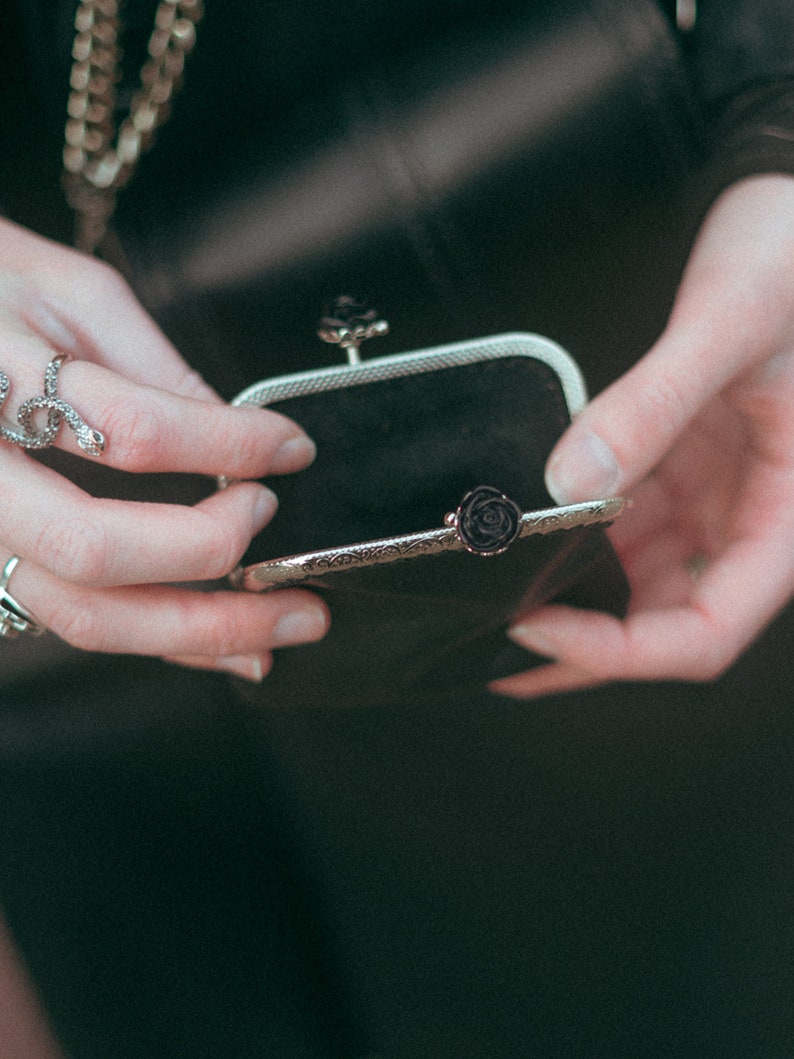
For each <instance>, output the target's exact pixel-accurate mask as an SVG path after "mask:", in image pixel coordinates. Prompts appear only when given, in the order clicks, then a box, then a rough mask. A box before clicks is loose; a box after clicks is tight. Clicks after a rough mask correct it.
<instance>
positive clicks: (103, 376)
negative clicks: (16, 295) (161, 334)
mask: <svg viewBox="0 0 794 1059" xmlns="http://www.w3.org/2000/svg"><path fill="white" fill-rule="evenodd" d="M51 357H52V351H51V350H47V349H46V348H45V347H44V346H43V345H42V344H41V342H40V341H39V340H38V339H37V338H35V337H30V336H28V337H27V338H25V337H24V336H23V337H20V338H19V339H14V338H13V337H12V336H10V335H9V334H8V333H5V332H4V333H2V334H0V368H2V369H3V370H4V371H5V373H6V375H8V377H9V379H10V381H11V385H12V387H13V391H12V392H11V393H9V397H8V398H7V400H6V404H7V405H8V406H10V405H11V403H12V398H13V402H15V403H16V404H17V405H18V404H21V403H22V402H23V401H24V400H25V399H27V398H29V397H33V396H39V395H41V394H43V392H44V381H43V380H44V372H45V369H46V367H47V364H48V363H49V361H50V359H51ZM58 396H59V397H60V398H62V399H63V400H65V401H66V402H67V403H68V404H70V405H71V406H72V407H73V408H74V409H75V410H76V411H77V412H78V414H79V415H80V416H81V417H82V419H83V420H84V421H85V422H86V423H87V424H88V425H89V426H90V427H92V428H94V429H96V430H99V431H100V432H101V433H102V434H103V435H104V438H105V450H104V453H103V462H104V463H107V464H109V465H110V466H112V467H117V468H119V469H122V470H126V471H131V472H137V473H143V472H157V471H182V472H187V473H200V474H206V475H228V476H229V477H233V478H256V477H262V476H263V475H265V474H269V473H272V474H281V473H288V472H293V471H298V470H301V469H302V468H304V467H306V466H308V464H309V463H311V461H312V460H313V459H314V455H315V448H314V444H313V443H312V442H311V440H310V439H309V438H308V437H307V436H306V434H305V433H304V431H303V430H301V428H300V427H299V426H298V425H297V424H295V423H293V422H292V420H290V419H287V418H286V417H285V416H282V415H279V414H278V413H277V412H271V411H269V410H266V409H259V408H232V407H230V406H228V405H224V404H218V403H216V402H215V401H206V400H197V399H195V398H192V397H182V396H179V395H177V394H174V393H170V392H169V391H168V390H166V389H163V388H161V387H160V386H159V385H158V386H152V385H143V384H140V383H136V382H131V381H130V380H129V379H126V378H123V377H122V376H120V375H118V374H116V373H115V372H113V371H109V370H108V369H107V368H103V367H98V366H97V365H95V364H90V363H87V362H85V361H68V362H66V363H65V364H63V365H62V367H61V369H60V372H59V375H58ZM3 411H4V415H5V416H6V418H8V417H9V415H10V407H7V408H5V409H4V410H3ZM39 414H40V415H41V416H42V417H46V412H44V411H43V410H42V411H41V412H40V413H39ZM42 422H44V418H42ZM57 444H58V446H59V447H61V448H65V449H67V450H70V451H73V452H75V453H79V452H80V449H79V447H78V443H77V439H76V437H75V435H74V433H73V432H72V431H71V430H69V429H67V428H66V423H65V422H64V423H63V424H62V429H61V432H60V435H59V437H58V441H57Z"/></svg>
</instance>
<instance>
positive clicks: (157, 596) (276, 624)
mask: <svg viewBox="0 0 794 1059" xmlns="http://www.w3.org/2000/svg"><path fill="white" fill-rule="evenodd" d="M13 594H14V598H15V599H17V600H18V601H19V602H20V603H21V604H22V605H23V606H25V607H26V608H28V609H29V610H30V611H31V613H33V614H35V615H36V617H37V618H38V619H39V620H40V621H41V622H42V623H43V624H44V625H45V626H46V627H47V628H49V629H51V630H52V631H53V632H54V633H56V634H57V635H58V636H59V637H61V638H62V639H63V640H65V641H66V642H67V643H69V644H71V645H72V646H74V647H78V648H82V649H83V650H87V651H99V652H110V653H122V654H141V655H151V656H163V657H170V658H184V657H192V658H205V659H210V658H214V659H223V658H232V657H235V656H237V657H239V656H241V655H261V654H265V653H267V652H269V651H270V650H272V649H274V648H277V647H288V646H292V645H295V644H299V643H308V642H313V641H315V640H319V639H321V638H322V636H324V635H325V632H326V631H327V628H328V624H329V616H328V611H327V608H326V607H325V605H324V604H323V603H322V601H321V600H319V599H318V598H317V597H315V596H313V595H312V594H311V593H309V592H303V591H298V590H293V589H285V590H283V591H279V592H272V593H268V594H266V595H259V594H252V593H246V592H215V593H205V592H197V591H193V590H190V589H183V588H173V587H170V586H152V587H145V586H132V587H129V586H128V587H123V588H113V589H98V588H86V587H83V586H75V585H68V584H66V583H65V582H63V581H60V580H59V579H58V578H57V577H55V576H53V575H52V574H50V573H48V572H47V571H45V570H42V569H41V568H40V567H37V566H36V565H34V564H33V563H32V562H30V561H29V560H27V559H25V560H22V561H21V562H20V563H19V565H18V566H17V568H16V570H15V571H14V582H13Z"/></svg>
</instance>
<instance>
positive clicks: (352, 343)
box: [317, 294, 389, 364]
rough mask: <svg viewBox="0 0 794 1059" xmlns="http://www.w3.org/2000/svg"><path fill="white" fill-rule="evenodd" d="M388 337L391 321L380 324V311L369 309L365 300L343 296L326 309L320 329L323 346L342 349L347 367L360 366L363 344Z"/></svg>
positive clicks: (319, 333)
mask: <svg viewBox="0 0 794 1059" xmlns="http://www.w3.org/2000/svg"><path fill="white" fill-rule="evenodd" d="M388 333H389V324H388V321H387V320H381V318H380V316H379V314H378V310H377V309H373V308H372V307H371V306H369V305H367V303H366V302H365V301H364V300H363V299H362V298H354V297H352V296H351V295H349V294H341V295H340V296H339V297H338V298H335V299H334V300H333V301H332V302H331V303H330V304H329V305H326V307H325V315H324V316H323V318H322V319H321V320H320V323H319V325H318V329H317V335H318V337H319V338H321V339H322V340H323V342H330V343H331V344H332V345H337V346H341V347H342V349H343V350H344V351H345V353H346V354H347V362H348V364H360V363H361V353H360V352H359V350H360V348H361V343H362V342H366V341H367V340H368V339H370V338H379V337H380V336H381V335H387V334H388Z"/></svg>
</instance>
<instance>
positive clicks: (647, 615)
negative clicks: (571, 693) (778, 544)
mask: <svg viewBox="0 0 794 1059" xmlns="http://www.w3.org/2000/svg"><path fill="white" fill-rule="evenodd" d="M790 566H791V564H790V563H786V562H785V561H784V563H783V564H782V565H781V562H780V550H779V548H778V549H777V554H776V555H775V554H773V553H772V550H770V551H768V552H767V554H766V555H765V556H764V555H762V554H760V553H759V548H758V544H757V542H753V541H743V542H741V543H740V544H738V545H736V546H734V547H733V548H731V549H730V550H729V551H728V552H727V553H726V554H724V555H723V556H721V557H720V559H719V561H718V562H715V563H714V564H713V565H712V566H711V567H710V568H709V569H707V570H706V572H705V573H704V574H703V575H702V577H700V579H699V580H698V581H697V582H696V584H694V585H693V587H692V593H691V595H690V598H689V600H688V602H687V603H685V604H682V605H679V606H672V607H663V606H659V607H658V608H657V609H650V608H648V609H643V610H640V611H638V612H636V613H633V614H630V615H629V617H628V618H627V619H626V620H625V621H619V620H618V619H617V618H613V617H611V616H610V615H607V614H601V613H593V612H589V611H580V610H575V609H573V608H568V607H562V606H550V607H546V608H543V609H542V610H540V611H538V612H536V613H535V614H533V615H531V616H530V617H529V618H528V619H526V620H524V621H521V622H519V623H518V624H517V625H516V626H514V627H513V628H512V629H511V636H512V637H513V639H515V641H516V642H517V643H519V644H521V646H523V647H525V648H527V649H528V650H531V651H534V652H536V653H538V654H541V655H544V656H546V657H549V658H554V659H556V660H557V662H559V663H561V664H563V665H565V666H568V667H572V668H574V669H577V670H580V671H582V672H586V673H589V674H590V675H591V677H592V679H593V680H594V681H608V680H712V679H714V678H715V677H718V676H720V675H721V674H722V673H724V672H725V671H726V669H728V667H729V666H730V665H731V664H732V663H733V661H734V660H735V659H736V658H737V656H738V655H739V654H740V653H741V651H742V650H743V649H744V648H745V647H746V646H747V644H748V643H749V642H750V641H751V640H752V639H753V638H754V637H755V636H756V635H757V634H758V632H759V631H760V630H761V629H762V628H763V627H764V626H765V625H766V624H767V623H768V622H769V621H770V620H771V619H772V618H773V617H774V615H775V614H776V613H777V612H778V611H779V610H780V609H781V608H782V607H783V606H784V605H785V603H786V602H787V600H788V598H789V597H790V595H791V590H792V583H794V572H792V570H791V568H790Z"/></svg>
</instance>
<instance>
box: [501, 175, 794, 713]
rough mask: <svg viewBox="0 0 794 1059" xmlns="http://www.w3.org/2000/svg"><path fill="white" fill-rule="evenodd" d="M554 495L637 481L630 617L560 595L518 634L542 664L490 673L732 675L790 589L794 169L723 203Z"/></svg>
mask: <svg viewBox="0 0 794 1059" xmlns="http://www.w3.org/2000/svg"><path fill="white" fill-rule="evenodd" d="M547 482H548V486H549V489H550V492H551V493H552V495H553V496H554V497H555V499H556V500H557V501H558V502H560V503H564V502H574V501H581V500H587V499H592V498H594V497H599V496H610V495H613V496H614V495H619V494H623V495H632V496H633V500H634V506H633V508H632V509H631V510H630V511H629V512H628V513H627V514H625V515H623V516H622V518H621V519H620V520H619V521H618V522H617V523H616V524H615V526H614V527H613V529H612V530H611V537H612V541H613V543H614V545H615V548H616V550H617V552H618V554H619V556H620V558H621V560H622V562H623V565H624V567H625V570H626V572H627V575H628V578H629V581H630V583H631V588H632V602H631V606H630V612H629V614H628V616H627V618H626V619H625V620H623V621H619V620H617V619H616V618H613V617H610V616H608V615H606V614H603V613H597V612H595V613H594V612H586V611H581V610H575V609H573V608H568V607H563V606H559V605H557V606H555V605H550V606H547V607H543V608H541V609H540V610H538V611H535V612H534V613H532V614H529V615H527V616H526V618H524V619H522V620H521V621H519V622H518V623H517V625H516V626H514V628H513V629H512V630H511V635H512V636H513V638H514V639H515V640H516V642H518V643H519V644H521V645H523V646H525V647H527V648H529V649H530V650H532V651H535V652H536V653H538V654H541V655H544V656H546V657H548V658H549V659H550V660H551V661H550V663H549V664H548V665H544V666H541V667H539V668H537V669H535V670H532V671H530V672H527V673H523V674H520V675H518V676H514V677H509V678H507V679H505V680H501V681H498V682H496V683H495V684H493V685H492V690H494V691H497V692H500V693H502V694H507V695H513V696H518V697H534V696H537V695H541V694H549V693H553V692H559V691H567V690H572V689H574V688H581V687H586V686H591V685H596V684H600V683H604V682H607V681H615V680H669V679H672V680H708V679H713V678H715V677H717V676H719V675H720V674H721V673H723V672H724V671H725V670H726V669H727V668H728V667H729V666H730V665H731V663H732V662H733V661H734V660H735V659H736V657H737V656H738V655H739V654H740V653H741V652H742V650H743V649H744V648H745V647H747V645H748V644H749V643H750V642H751V641H752V640H753V639H754V637H755V636H756V635H757V634H758V633H759V632H760V631H761V630H762V629H763V628H764V626H765V625H766V624H767V623H768V622H769V621H770V620H771V619H772V617H773V616H774V615H775V614H776V612H777V611H779V610H780V609H781V608H782V607H783V606H784V605H785V604H786V603H787V601H788V600H789V599H790V598H791V596H792V590H793V589H794V179H792V178H791V177H787V176H782V175H781V176H778V175H769V176H759V177H752V178H749V179H746V180H743V181H741V182H739V183H738V184H735V185H733V186H732V187H731V188H729V189H728V190H727V191H726V192H724V193H723V194H722V195H721V196H720V198H719V199H718V200H717V202H716V203H715V205H714V206H713V207H712V209H711V211H710V213H709V215H708V217H707V218H706V221H705V223H704V225H703V227H702V229H701V231H700V234H699V236H698V239H697V241H696V243H695V246H694V249H693V251H692V254H691V256H690V260H689V263H688V265H687V268H686V271H685V274H684V278H683V281H682V284H681V287H680V290H679V293H678V296H677V298H676V302H675V306H674V308H673V312H672V314H671V318H670V321H669V323H668V326H667V328H666V329H665V332H664V334H663V335H662V336H661V338H660V339H659V341H658V342H657V343H656V345H655V346H654V347H653V348H652V349H651V350H650V352H649V353H648V354H647V355H646V356H645V357H644V358H643V359H642V360H640V361H639V362H638V363H637V364H636V365H635V366H634V367H633V368H632V369H631V370H630V371H629V372H628V373H627V374H626V375H625V376H623V377H622V378H621V379H618V380H617V382H615V383H614V384H613V385H612V386H611V387H609V388H608V389H607V390H606V391H604V393H603V394H601V395H600V396H599V397H598V398H596V399H595V400H594V401H593V402H592V403H591V404H590V405H589V406H588V407H587V408H586V409H585V411H584V412H583V413H582V414H581V415H580V416H579V418H578V419H577V420H576V422H575V423H574V424H573V425H572V426H571V427H570V428H569V430H568V431H567V432H566V434H565V435H564V437H563V438H562V439H561V440H560V442H559V444H558V445H557V447H556V449H555V451H554V452H553V453H552V455H551V458H550V460H549V463H548V466H547Z"/></svg>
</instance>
